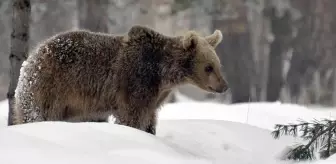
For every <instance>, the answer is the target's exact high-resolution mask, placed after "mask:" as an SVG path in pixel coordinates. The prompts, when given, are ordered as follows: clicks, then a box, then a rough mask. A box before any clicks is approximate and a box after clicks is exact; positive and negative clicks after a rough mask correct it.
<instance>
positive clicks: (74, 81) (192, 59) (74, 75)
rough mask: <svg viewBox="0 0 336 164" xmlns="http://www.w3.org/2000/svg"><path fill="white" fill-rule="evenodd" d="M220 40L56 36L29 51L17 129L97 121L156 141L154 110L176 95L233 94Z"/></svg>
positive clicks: (147, 32) (136, 29) (144, 34)
mask: <svg viewBox="0 0 336 164" xmlns="http://www.w3.org/2000/svg"><path fill="white" fill-rule="evenodd" d="M221 40H222V34H221V32H220V31H219V30H216V31H215V32H214V33H213V34H212V35H209V36H206V37H202V36H200V35H198V34H196V33H195V32H194V31H189V32H187V33H186V34H185V35H184V36H174V37H172V36H166V35H163V34H161V33H159V32H157V31H154V30H153V29H151V28H149V27H146V26H140V25H134V26H133V27H131V28H130V29H129V31H128V32H127V33H126V34H125V35H111V34H104V33H94V32H90V31H85V30H76V31H68V32H63V33H60V34H57V35H55V36H53V37H51V38H49V39H47V40H45V41H44V42H43V43H41V44H40V45H39V46H38V47H37V48H36V49H35V50H34V51H32V52H31V53H30V55H29V57H28V59H27V60H26V61H25V62H24V64H23V65H22V68H21V70H20V77H19V82H18V87H17V88H16V91H15V109H14V120H15V123H14V124H22V123H31V122H40V121H67V122H100V121H107V119H108V117H109V116H111V115H113V116H114V117H115V119H116V122H115V123H117V124H121V125H125V126H129V127H133V128H136V129H139V130H142V131H145V132H148V133H151V134H154V135H155V134H156V130H155V129H156V121H157V120H156V119H157V118H156V117H157V109H158V108H160V106H161V105H162V103H163V101H164V100H165V98H166V97H167V96H168V95H169V93H170V92H171V90H172V89H174V88H175V87H177V86H179V85H182V84H186V83H189V84H193V85H196V86H198V87H199V88H201V89H204V90H206V91H208V92H212V93H223V92H224V91H226V90H227V89H228V86H227V83H226V81H225V80H224V78H223V76H222V74H221V72H220V67H221V64H220V61H219V58H218V56H217V54H216V52H215V47H216V46H217V45H218V44H219V43H220V42H221Z"/></svg>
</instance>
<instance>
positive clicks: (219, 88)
mask: <svg viewBox="0 0 336 164" xmlns="http://www.w3.org/2000/svg"><path fill="white" fill-rule="evenodd" d="M228 89H229V87H228V86H227V85H223V86H220V87H217V88H216V89H215V91H216V92H217V93H224V92H225V91H227V90H228Z"/></svg>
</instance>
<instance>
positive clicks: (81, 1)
mask: <svg viewBox="0 0 336 164" xmlns="http://www.w3.org/2000/svg"><path fill="white" fill-rule="evenodd" d="M77 3H78V10H79V14H78V17H79V18H78V20H79V28H83V29H86V30H90V31H93V32H108V26H107V24H108V16H107V8H108V4H109V1H108V0H78V1H77Z"/></svg>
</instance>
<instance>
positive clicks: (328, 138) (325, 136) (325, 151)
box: [271, 119, 336, 160]
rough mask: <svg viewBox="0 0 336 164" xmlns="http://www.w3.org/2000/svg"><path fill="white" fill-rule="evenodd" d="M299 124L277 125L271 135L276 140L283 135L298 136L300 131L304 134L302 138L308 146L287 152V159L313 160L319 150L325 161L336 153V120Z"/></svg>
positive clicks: (299, 146)
mask: <svg viewBox="0 0 336 164" xmlns="http://www.w3.org/2000/svg"><path fill="white" fill-rule="evenodd" d="M300 122H301V123H299V124H289V125H281V124H277V125H275V130H274V131H273V132H272V133H271V134H272V135H273V137H274V138H275V139H278V138H279V137H280V136H282V135H290V136H297V133H298V131H300V132H302V134H301V136H300V137H301V138H302V139H304V140H308V141H309V142H308V143H307V144H300V145H296V146H293V148H290V149H288V150H287V152H286V154H285V158H286V159H289V160H312V159H315V156H314V152H315V150H316V149H318V148H319V145H320V144H322V146H321V147H320V148H319V149H320V150H319V154H320V158H322V159H325V158H328V157H329V156H330V155H332V154H335V152H336V139H335V138H336V136H335V135H336V120H333V121H331V120H327V119H324V120H322V121H317V120H314V121H313V122H312V123H308V122H306V121H300Z"/></svg>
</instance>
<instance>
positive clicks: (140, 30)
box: [127, 25, 155, 38]
mask: <svg viewBox="0 0 336 164" xmlns="http://www.w3.org/2000/svg"><path fill="white" fill-rule="evenodd" d="M154 33H155V32H154V30H152V29H150V28H149V27H146V26H141V25H134V26H132V27H131V28H130V29H129V31H128V33H127V35H128V37H130V38H143V37H152V36H153V34H154Z"/></svg>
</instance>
